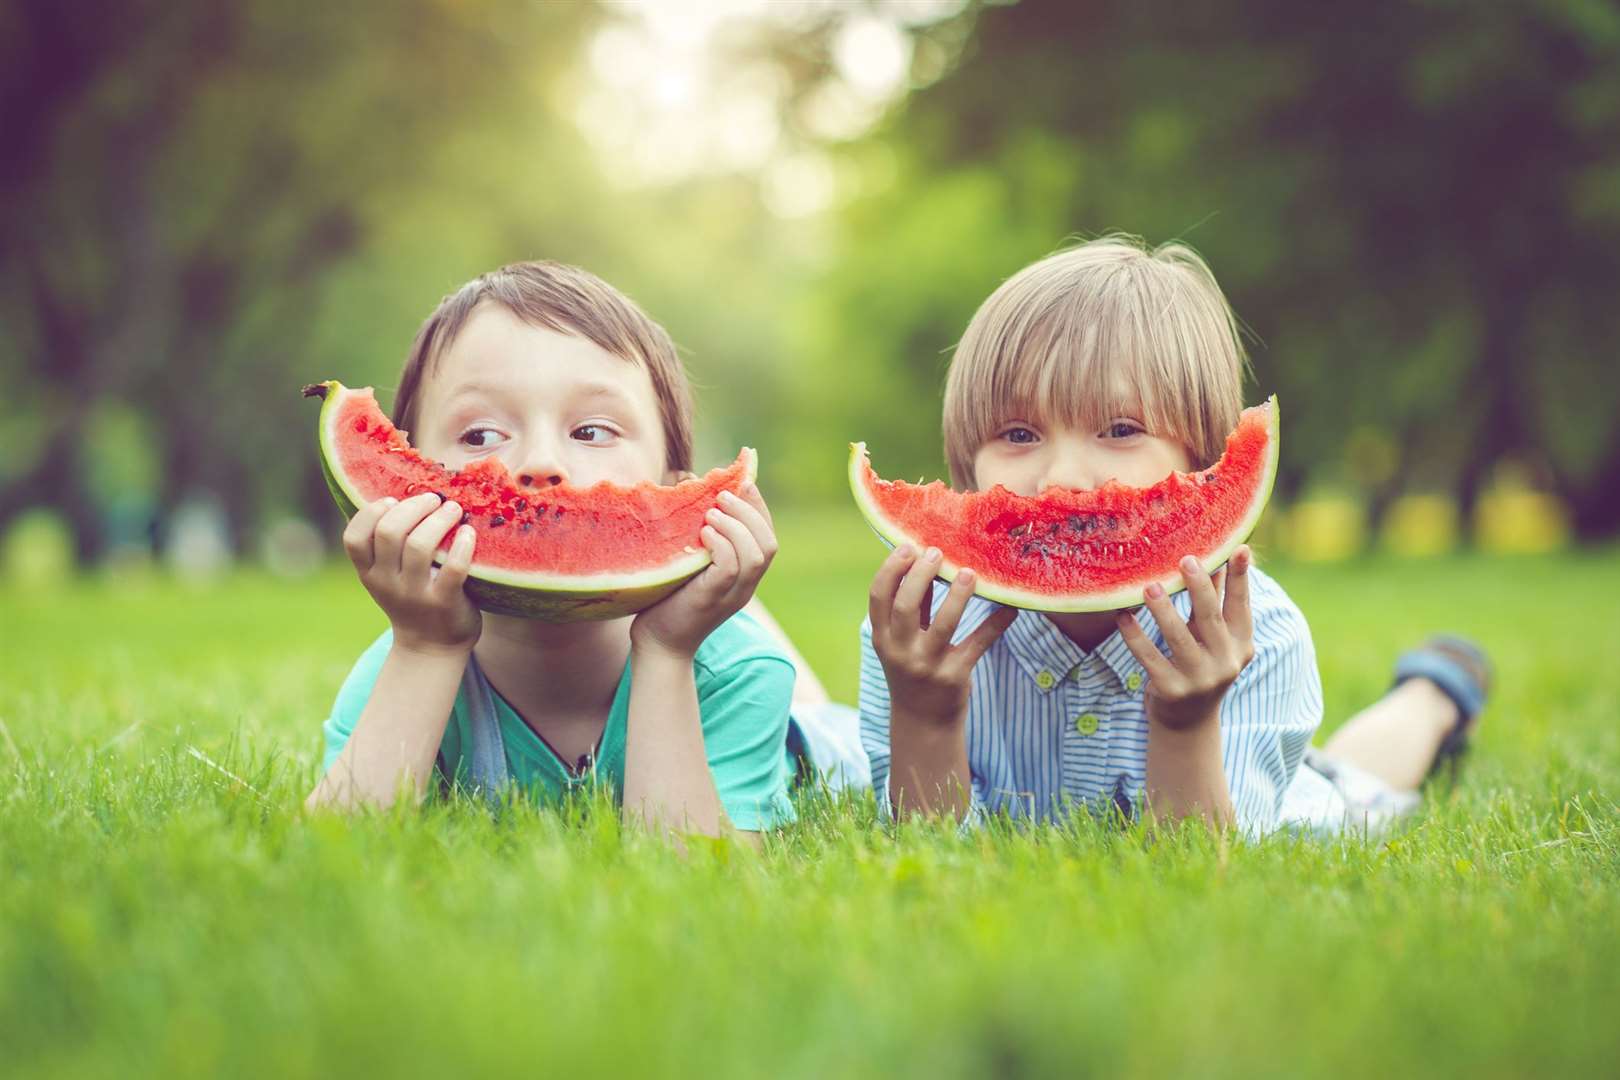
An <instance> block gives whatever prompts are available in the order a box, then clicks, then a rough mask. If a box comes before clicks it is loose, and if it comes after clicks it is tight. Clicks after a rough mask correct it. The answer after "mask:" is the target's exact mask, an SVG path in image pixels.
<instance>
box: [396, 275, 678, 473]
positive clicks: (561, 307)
mask: <svg viewBox="0 0 1620 1080" xmlns="http://www.w3.org/2000/svg"><path fill="white" fill-rule="evenodd" d="M486 300H487V301H490V302H493V303H496V304H500V305H501V306H502V307H504V308H506V309H507V310H508V311H510V312H511V313H512V314H514V315H516V316H517V317H518V318H520V319H522V320H523V321H524V322H527V323H530V324H532V325H534V326H539V327H544V328H545V329H547V330H554V331H556V332H557V333H560V334H576V335H578V336H579V337H582V338H584V339H585V340H587V341H589V342H591V343H593V344H595V345H598V346H600V347H601V348H603V349H605V350H606V351H608V352H610V353H612V354H613V355H614V356H617V357H620V358H622V359H624V360H628V361H629V362H631V363H633V364H640V365H641V366H642V367H644V368H646V369H647V374H648V375H649V376H650V377H651V379H652V385H653V392H654V393H655V394H656V395H657V397H658V413H659V418H660V419H661V420H662V421H663V425H664V467H665V468H666V469H671V470H674V471H676V472H688V471H690V470H691V468H692V388H691V385H690V384H689V383H688V382H687V378H686V370H685V368H683V367H682V366H681V358H680V357H679V356H678V355H677V354H676V352H675V343H674V342H673V341H671V340H670V336H669V332H668V331H666V330H665V329H664V328H663V327H662V326H659V325H658V324H657V323H655V322H653V321H652V319H650V318H648V317H647V314H646V312H644V311H642V310H641V309H640V308H639V307H637V306H636V304H635V302H634V301H633V300H631V299H630V298H629V297H628V296H625V295H624V294H623V293H621V292H620V291H619V290H617V289H615V288H614V287H613V286H611V285H609V284H608V283H607V282H605V281H603V280H602V279H601V278H599V277H597V276H596V275H595V274H592V273H589V272H588V271H585V270H581V269H580V268H579V267H577V266H569V265H567V264H565V263H558V262H550V261H545V260H540V261H535V262H519V263H512V264H511V265H509V266H503V267H501V268H500V269H499V270H492V271H490V272H489V273H487V274H483V275H480V276H479V277H477V278H474V279H473V280H472V281H469V282H467V284H465V285H463V286H462V287H461V288H459V289H457V290H456V291H455V292H453V293H451V294H450V295H449V296H446V297H445V298H444V299H443V300H441V301H439V306H438V307H437V308H436V309H434V312H433V314H432V315H429V316H428V319H427V321H426V322H425V323H423V324H422V329H421V330H419V331H417V334H416V340H415V341H414V342H413V343H412V344H411V351H410V354H409V355H408V356H407V357H406V358H405V369H404V370H403V371H401V372H400V376H399V391H398V393H397V394H396V395H395V396H394V416H393V420H394V426H395V427H398V428H403V429H405V430H406V431H413V430H415V428H416V421H417V406H418V403H419V402H418V399H419V397H420V395H421V389H422V379H423V377H424V376H425V375H427V374H429V373H430V372H431V370H432V368H433V365H434V364H435V363H437V362H438V358H439V357H440V356H441V355H443V353H444V350H445V349H447V348H449V347H450V343H451V342H453V341H454V340H455V339H456V335H457V334H459V333H461V330H462V327H464V326H466V325H467V320H468V319H470V318H471V317H472V314H473V311H474V309H476V308H477V307H478V305H479V304H481V303H483V302H485V301H486Z"/></svg>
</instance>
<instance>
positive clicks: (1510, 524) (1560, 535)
mask: <svg viewBox="0 0 1620 1080" xmlns="http://www.w3.org/2000/svg"><path fill="white" fill-rule="evenodd" d="M1474 542H1475V543H1476V544H1478V545H1479V547H1480V548H1482V549H1483V550H1485V551H1491V552H1498V553H1501V554H1515V555H1530V554H1538V553H1540V552H1545V551H1557V550H1559V549H1561V548H1563V547H1564V546H1566V545H1567V544H1568V543H1569V511H1568V510H1567V509H1566V508H1565V506H1564V504H1563V502H1562V501H1561V500H1559V499H1558V498H1557V497H1555V496H1552V495H1548V494H1546V493H1545V492H1541V491H1534V490H1531V489H1530V488H1526V487H1516V486H1510V485H1501V486H1498V487H1493V488H1491V489H1490V490H1488V491H1486V492H1485V493H1484V494H1483V495H1481V496H1480V497H1479V504H1478V505H1477V506H1476V507H1475V508H1474Z"/></svg>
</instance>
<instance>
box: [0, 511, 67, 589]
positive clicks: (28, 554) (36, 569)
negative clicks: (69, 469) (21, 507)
mask: <svg viewBox="0 0 1620 1080" xmlns="http://www.w3.org/2000/svg"><path fill="white" fill-rule="evenodd" d="M72 574H73V535H72V534H71V533H70V532H69V531H68V527H67V523H66V522H64V521H63V520H62V518H61V517H60V515H58V514H55V513H53V512H52V511H50V510H29V511H26V512H25V513H23V514H20V515H19V516H18V517H17V520H16V521H14V522H13V523H12V525H11V528H10V529H8V530H7V531H6V535H5V538H4V540H3V541H0V582H3V583H4V584H6V585H10V586H13V587H18V588H45V587H48V586H51V585H55V584H59V583H60V582H61V581H62V579H63V578H66V577H70V576H72Z"/></svg>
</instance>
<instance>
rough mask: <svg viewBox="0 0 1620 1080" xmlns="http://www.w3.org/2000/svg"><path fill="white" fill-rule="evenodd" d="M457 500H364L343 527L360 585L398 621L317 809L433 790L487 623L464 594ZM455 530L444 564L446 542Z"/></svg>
mask: <svg viewBox="0 0 1620 1080" xmlns="http://www.w3.org/2000/svg"><path fill="white" fill-rule="evenodd" d="M460 519H461V507H459V506H457V505H456V504H455V503H454V502H446V501H444V499H443V498H441V497H440V496H439V495H436V494H433V493H431V492H424V493H423V494H421V495H416V496H413V497H412V498H409V499H405V500H404V501H400V500H398V499H391V498H390V499H379V500H378V501H376V502H374V503H371V504H369V505H367V506H364V507H362V508H361V509H360V510H359V511H357V512H356V513H355V515H354V517H352V518H350V519H349V524H348V526H347V527H346V528H345V529H344V530H343V548H344V551H345V552H346V553H347V554H348V556H349V560H350V561H351V562H352V563H354V567H355V571H356V572H357V573H358V574H359V577H360V583H361V584H362V585H364V586H365V587H366V591H367V592H369V593H370V594H371V597H372V599H373V600H375V601H376V602H377V606H378V607H380V608H382V610H383V613H384V614H386V615H387V616H388V621H389V623H390V624H391V626H392V627H393V645H392V647H391V648H390V649H389V651H388V656H387V658H386V659H385V660H384V661H383V666H382V670H381V671H380V672H378V675H377V680H376V683H375V684H374V685H373V687H372V688H371V693H370V696H369V697H368V698H367V699H366V704H365V708H364V709H363V710H362V712H361V714H360V719H359V721H358V722H356V724H355V729H354V734H353V735H352V736H350V738H349V741H348V743H347V745H345V746H344V748H343V751H342V753H340V754H339V755H338V758H337V760H336V761H334V762H333V763H332V766H331V767H330V768H329V769H327V770H326V773H325V775H324V776H322V777H321V779H320V782H319V783H318V784H316V785H315V790H314V791H312V792H310V794H309V798H308V799H306V800H305V806H307V807H309V808H310V809H314V808H316V807H320V806H332V807H338V808H341V809H349V808H352V807H354V806H356V805H358V804H362V803H364V804H368V805H373V806H389V805H391V804H392V803H393V801H394V799H395V797H396V796H397V795H398V794H399V791H400V789H401V787H402V786H403V785H404V784H406V783H409V784H410V786H411V788H412V790H413V791H414V792H415V797H416V798H417V799H421V798H422V796H423V795H425V794H426V793H427V785H428V781H429V780H430V779H431V777H432V773H433V760H434V758H435V756H437V754H438V749H439V743H440V741H441V740H442V739H443V738H444V728H445V725H446V724H447V723H449V720H450V710H451V707H452V706H453V705H454V703H455V700H456V688H457V687H458V686H459V685H460V683H461V675H462V672H463V670H465V668H466V666H467V657H468V656H469V655H471V653H472V649H473V644H474V643H475V642H477V640H478V635H479V631H480V629H481V627H482V625H483V623H482V616H480V615H479V613H478V609H477V608H476V607H474V606H473V604H472V601H470V600H469V599H467V595H466V593H465V592H463V591H462V587H463V585H464V584H465V583H466V580H467V571H468V570H469V569H470V567H471V563H472V553H473V545H474V542H475V536H474V533H473V530H472V527H471V526H467V525H461V526H459V527H458V522H459V521H460ZM452 530H454V534H455V535H454V539H453V540H452V541H451V544H450V547H449V550H448V551H447V552H445V553H444V555H443V556H442V559H443V565H442V566H440V567H438V568H435V567H434V565H433V563H434V560H435V558H438V557H439V554H438V553H439V552H440V545H441V544H443V542H444V539H445V537H447V536H449V535H451V532H452Z"/></svg>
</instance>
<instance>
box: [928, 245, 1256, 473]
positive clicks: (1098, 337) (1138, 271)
mask: <svg viewBox="0 0 1620 1080" xmlns="http://www.w3.org/2000/svg"><path fill="white" fill-rule="evenodd" d="M1245 364H1246V358H1245V356H1244V352H1243V343H1242V341H1241V340H1240V338H1239V334H1238V324H1237V319H1236V317H1235V316H1234V315H1233V314H1232V309H1231V307H1230V306H1229V305H1228V304H1227V302H1226V297H1225V296H1224V295H1223V294H1222V293H1221V288H1220V286H1219V285H1217V284H1216V283H1215V276H1214V275H1213V274H1211V273H1210V270H1209V267H1208V265H1206V264H1205V262H1204V260H1203V259H1202V258H1200V257H1199V255H1198V253H1197V252H1195V251H1193V250H1192V249H1191V248H1190V247H1187V246H1186V245H1184V244H1175V243H1172V244H1164V245H1161V246H1159V247H1156V248H1153V249H1151V250H1150V249H1149V248H1148V247H1147V246H1146V245H1145V244H1144V243H1143V242H1142V241H1141V240H1140V239H1138V238H1136V237H1131V236H1118V235H1111V236H1105V237H1101V238H1099V239H1097V240H1092V241H1090V242H1088V243H1083V244H1080V245H1078V246H1076V247H1072V248H1068V249H1066V250H1063V251H1059V252H1058V253H1057V254H1055V255H1050V256H1048V257H1046V258H1044V259H1042V260H1041V261H1040V262H1037V263H1035V264H1034V265H1032V266H1028V267H1026V268H1024V269H1023V270H1021V271H1019V272H1018V273H1017V274H1015V275H1013V276H1012V277H1011V278H1009V279H1008V280H1007V281H1006V282H1004V283H1003V284H1002V286H1001V287H1000V288H998V289H997V290H996V291H995V292H993V293H991V294H990V298H989V299H988V300H986V301H985V302H984V303H983V304H982V305H980V307H979V310H978V311H977V312H976V313H975V314H974V316H973V320H972V321H971V322H970V323H968V327H967V330H966V331H965V332H964V333H963V334H962V340H961V341H960V342H959V343H958V344H957V346H956V354H955V356H954V357H953V358H952V360H951V369H950V375H949V377H948V379H947V380H946V384H945V417H944V429H945V456H946V458H947V459H948V460H949V462H950V467H951V482H952V483H953V484H954V485H955V486H956V487H959V488H973V487H974V486H975V482H974V475H973V459H974V456H975V455H976V454H977V453H978V451H979V448H980V447H982V446H983V445H984V444H985V443H986V442H987V441H989V440H990V439H991V438H993V437H995V435H996V434H997V433H998V429H999V426H1000V425H1002V424H1005V423H1006V422H1007V421H1008V420H1010V419H1023V420H1028V421H1030V422H1037V421H1060V422H1064V423H1068V424H1073V425H1076V426H1079V427H1082V428H1095V429H1099V430H1100V429H1101V428H1102V427H1104V426H1105V425H1106V424H1107V423H1108V421H1109V420H1110V419H1112V418H1114V417H1117V416H1119V415H1121V413H1122V412H1123V411H1124V409H1123V406H1125V405H1128V404H1139V405H1140V407H1141V410H1142V414H1141V415H1140V416H1139V419H1141V420H1142V421H1143V422H1144V423H1145V424H1147V426H1148V429H1149V430H1150V431H1152V432H1153V433H1154V434H1157V435H1162V436H1165V437H1168V438H1174V439H1176V440H1178V441H1180V442H1181V443H1183V444H1184V445H1185V446H1186V447H1187V448H1188V450H1189V451H1190V452H1191V455H1192V457H1193V460H1194V463H1195V466H1196V467H1198V468H1204V467H1207V466H1208V465H1210V464H1212V463H1213V462H1214V461H1215V460H1216V459H1217V458H1219V457H1220V454H1221V450H1222V448H1223V447H1224V446H1225V444H1226V436H1227V434H1228V433H1229V432H1230V431H1231V430H1232V429H1233V428H1234V427H1236V426H1237V422H1238V414H1239V413H1240V412H1241V411H1242V408H1243V373H1244V368H1245Z"/></svg>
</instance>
